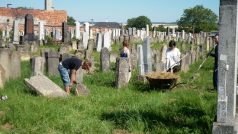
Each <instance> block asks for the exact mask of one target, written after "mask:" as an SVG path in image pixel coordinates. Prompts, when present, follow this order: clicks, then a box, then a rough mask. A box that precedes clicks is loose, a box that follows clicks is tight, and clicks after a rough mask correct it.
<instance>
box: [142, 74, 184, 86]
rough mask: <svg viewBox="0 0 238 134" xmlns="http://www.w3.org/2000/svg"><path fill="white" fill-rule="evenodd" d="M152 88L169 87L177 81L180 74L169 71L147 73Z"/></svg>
mask: <svg viewBox="0 0 238 134" xmlns="http://www.w3.org/2000/svg"><path fill="white" fill-rule="evenodd" d="M145 77H146V79H147V80H148V81H149V84H150V87H151V88H165V89H169V88H170V87H172V86H173V85H175V84H176V83H177V80H178V79H179V76H177V75H176V74H173V73H169V72H154V73H149V74H147V75H145Z"/></svg>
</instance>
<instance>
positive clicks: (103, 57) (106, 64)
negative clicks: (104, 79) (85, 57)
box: [100, 47, 110, 72]
mask: <svg viewBox="0 0 238 134" xmlns="http://www.w3.org/2000/svg"><path fill="white" fill-rule="evenodd" d="M100 64H101V70H102V72H108V71H109V70H110V53H109V51H108V49H107V48H106V47H104V48H102V50H101V53H100Z"/></svg>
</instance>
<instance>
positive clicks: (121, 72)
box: [116, 57, 129, 88]
mask: <svg viewBox="0 0 238 134" xmlns="http://www.w3.org/2000/svg"><path fill="white" fill-rule="evenodd" d="M116 68H117V69H116V87H117V88H122V87H124V86H126V85H127V84H128V79H129V78H128V75H129V59H128V58H124V57H123V58H122V57H120V58H117V63H116Z"/></svg>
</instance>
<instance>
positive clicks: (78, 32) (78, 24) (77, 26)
mask: <svg viewBox="0 0 238 134" xmlns="http://www.w3.org/2000/svg"><path fill="white" fill-rule="evenodd" d="M75 24H76V27H75V37H76V39H78V40H80V22H78V21H76V22H75Z"/></svg>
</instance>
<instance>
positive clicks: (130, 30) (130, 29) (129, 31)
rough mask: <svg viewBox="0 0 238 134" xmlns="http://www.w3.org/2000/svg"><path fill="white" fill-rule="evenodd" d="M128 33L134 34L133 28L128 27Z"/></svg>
mask: <svg viewBox="0 0 238 134" xmlns="http://www.w3.org/2000/svg"><path fill="white" fill-rule="evenodd" d="M128 35H129V36H131V35H132V28H128Z"/></svg>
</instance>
